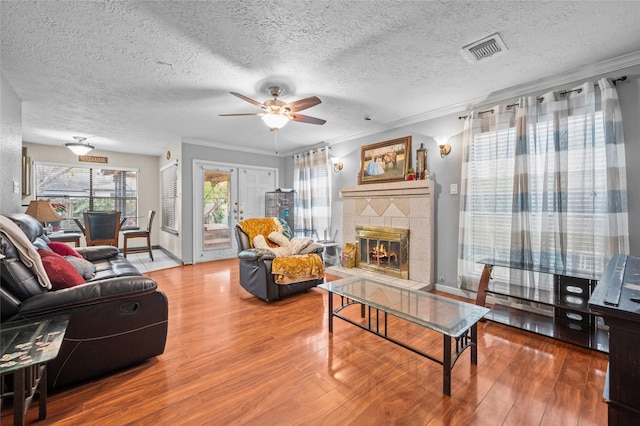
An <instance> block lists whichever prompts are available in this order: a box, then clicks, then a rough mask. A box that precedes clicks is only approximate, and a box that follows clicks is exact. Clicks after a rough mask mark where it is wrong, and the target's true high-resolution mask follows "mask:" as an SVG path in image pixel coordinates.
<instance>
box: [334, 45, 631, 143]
mask: <svg viewBox="0 0 640 426" xmlns="http://www.w3.org/2000/svg"><path fill="white" fill-rule="evenodd" d="M638 65H640V51H637V52H633V53H630V54H627V55H623V56H619V57H617V58H613V59H609V60H606V61H602V62H598V63H596V64H590V65H586V66H584V67H581V68H579V69H576V70H572V71H569V72H566V73H562V74H558V75H554V76H551V77H545V78H542V79H539V80H535V81H532V82H528V83H525V84H520V85H518V86H512V87H509V88H506V89H503V90H499V91H497V92H494V93H492V94H488V95H486V96H480V97H477V98H474V99H469V100H466V101H464V102H458V103H455V104H451V105H448V106H445V107H442V108H438V109H435V110H431V111H426V112H422V113H419V114H416V115H412V116H410V117H405V118H402V119H400V120H396V121H391V122H389V123H385V124H383V125H381V126H379V127H378V128H376V129H371V130H368V131H364V132H358V133H354V134H351V135H347V136H340V137H338V138H334V139H330V140H328V141H327V143H328V144H330V145H337V144H340V143H344V142H348V141H350V140H353V139H357V138H361V137H365V136H370V135H373V134H376V133H380V132H383V131H388V130H393V129H397V128H399V127H403V126H408V125H411V124H416V123H421V122H423V121H428V120H433V119H436V118H440V117H444V116H446V115H449V114H456V113H465V112H466V111H469V110H471V109H473V108H476V107H479V106H481V105H487V104H494V103H499V102H503V101H506V100H508V99H514V98H518V97H520V96H524V95H527V94H531V93H534V92H542V91H547V90H549V89H550V88H552V87H556V86H562V85H565V84H570V83H575V82H577V81H580V80H585V79H589V78H593V77H595V76H598V75H602V74H608V73H613V72H621V71H623V70H625V69H627V68H631V67H634V66H638ZM616 77H619V76H616Z"/></svg>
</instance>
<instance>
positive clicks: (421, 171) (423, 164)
mask: <svg viewBox="0 0 640 426" xmlns="http://www.w3.org/2000/svg"><path fill="white" fill-rule="evenodd" d="M427 173H428V172H427V149H426V148H425V147H424V144H423V143H420V148H418V149H417V150H416V178H417V179H420V180H424V179H427Z"/></svg>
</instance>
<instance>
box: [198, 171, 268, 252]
mask: <svg viewBox="0 0 640 426" xmlns="http://www.w3.org/2000/svg"><path fill="white" fill-rule="evenodd" d="M193 182H194V195H193V199H194V217H193V232H194V236H193V241H194V250H193V254H194V258H193V260H194V263H200V262H208V261H211V260H218V259H229V258H233V257H236V256H237V255H238V249H237V243H236V239H235V235H234V227H235V225H236V223H238V221H239V220H243V219H244V218H248V217H262V216H264V193H265V192H266V191H272V190H273V189H274V188H275V185H276V184H277V170H276V169H265V168H250V167H244V166H241V167H239V166H237V165H234V164H222V163H213V162H207V161H198V160H195V161H194V167H193ZM263 188H268V189H263Z"/></svg>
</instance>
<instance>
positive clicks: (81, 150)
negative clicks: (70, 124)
mask: <svg viewBox="0 0 640 426" xmlns="http://www.w3.org/2000/svg"><path fill="white" fill-rule="evenodd" d="M73 139H75V140H76V141H75V142H67V143H65V144H64V146H66V147H67V148H69V149H70V150H71V152H73V153H74V154H75V155H87V154H88V153H89V151H91V150H93V149H94V148H95V147H94V146H93V145H90V144H89V143H87V142H85V141H86V140H87V138H83V137H82V136H74V137H73Z"/></svg>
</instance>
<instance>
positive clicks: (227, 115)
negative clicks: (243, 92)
mask: <svg viewBox="0 0 640 426" xmlns="http://www.w3.org/2000/svg"><path fill="white" fill-rule="evenodd" d="M218 115H219V116H220V117H240V116H253V117H255V116H260V115H262V113H261V112H258V113H252V112H250V113H246V114H218Z"/></svg>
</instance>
